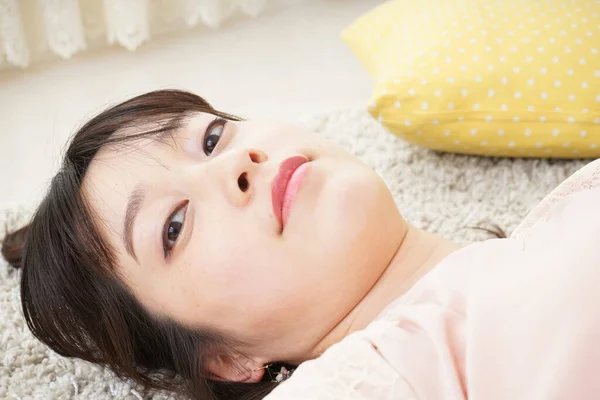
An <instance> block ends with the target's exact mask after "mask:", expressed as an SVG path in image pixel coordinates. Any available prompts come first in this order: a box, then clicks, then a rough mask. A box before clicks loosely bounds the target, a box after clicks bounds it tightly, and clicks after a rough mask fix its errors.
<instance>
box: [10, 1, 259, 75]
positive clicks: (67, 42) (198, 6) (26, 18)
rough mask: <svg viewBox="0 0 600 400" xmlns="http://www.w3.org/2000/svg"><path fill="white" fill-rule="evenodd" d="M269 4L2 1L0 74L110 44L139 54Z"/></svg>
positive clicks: (215, 26) (254, 2)
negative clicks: (158, 40)
mask: <svg viewBox="0 0 600 400" xmlns="http://www.w3.org/2000/svg"><path fill="white" fill-rule="evenodd" d="M267 1H268V0H0V69H6V68H10V67H27V66H28V65H30V64H31V63H33V62H35V61H39V60H42V59H47V58H52V57H61V58H63V59H68V58H70V57H71V56H73V55H74V54H76V53H78V52H81V51H85V50H89V49H91V48H95V47H96V48H97V47H102V46H106V45H112V44H118V45H120V46H123V47H125V48H127V49H128V50H135V49H136V48H138V47H139V46H140V45H141V44H142V43H144V42H145V41H147V40H149V39H150V38H151V36H153V35H160V34H163V33H166V32H172V31H175V30H178V29H186V28H191V27H194V26H196V25H198V24H204V25H207V26H209V27H211V28H218V27H219V26H220V25H221V24H222V23H223V22H225V21H226V20H228V19H230V18H232V17H234V16H235V15H244V14H245V15H249V16H256V15H258V14H259V13H260V12H261V11H262V10H263V9H264V8H265V6H266V3H267Z"/></svg>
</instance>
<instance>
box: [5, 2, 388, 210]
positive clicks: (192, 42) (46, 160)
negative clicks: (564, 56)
mask: <svg viewBox="0 0 600 400" xmlns="http://www.w3.org/2000/svg"><path fill="white" fill-rule="evenodd" d="M296 3H300V2H296ZM378 3H380V1H376V0H316V1H308V0H307V1H304V2H302V3H301V4H296V5H295V6H293V7H285V8H280V9H275V10H271V11H268V12H266V13H265V14H263V15H262V16H260V17H258V18H257V19H254V20H252V19H245V20H241V21H237V22H235V23H234V24H232V25H231V26H229V27H227V28H224V29H222V30H217V31H208V32H207V31H206V30H202V31H196V32H188V33H185V34H179V35H177V36H170V37H164V38H157V39H155V40H153V41H151V42H149V43H148V44H146V45H145V46H143V47H142V48H140V49H138V50H137V51H135V52H128V51H126V50H123V49H120V48H110V49H108V50H104V51H102V52H99V53H94V54H83V55H80V56H77V57H76V58H74V59H71V60H69V61H54V62H48V63H45V64H41V65H37V66H33V67H30V68H28V69H25V70H16V71H12V72H10V71H9V72H6V71H5V72H2V73H0V127H1V128H0V210H2V209H6V208H8V207H14V206H16V205H24V206H26V207H31V206H33V205H35V204H36V203H37V202H38V201H39V199H40V197H41V196H42V195H43V193H44V190H45V186H46V183H47V182H48V180H49V179H50V178H51V176H52V174H53V173H54V172H55V170H56V168H57V166H58V164H59V161H60V154H61V150H62V149H63V147H64V145H65V143H66V140H67V139H68V137H69V135H70V134H71V133H72V132H73V131H74V129H75V128H76V127H77V126H78V125H80V124H82V123H83V122H84V121H86V119H87V118H89V117H90V116H92V115H94V114H95V113H97V112H98V111H99V110H101V109H102V108H103V107H104V106H105V105H107V104H109V103H112V102H115V101H119V100H122V99H125V98H128V97H130V96H132V95H135V94H139V93H142V92H145V91H149V90H153V89H157V88H167V87H169V88H173V87H174V88H182V89H188V90H191V91H194V92H196V93H199V94H201V95H202V96H204V97H205V98H206V99H208V100H209V101H210V102H211V103H212V104H213V105H215V106H216V107H217V108H219V109H222V110H225V111H228V112H231V113H235V114H238V115H242V116H246V117H249V118H273V119H281V120H285V121H291V122H297V121H301V120H303V119H306V118H309V117H310V116H312V115H316V114H322V113H326V112H328V111H332V110H335V109H339V108H344V107H349V106H356V105H360V104H365V103H366V102H367V100H368V96H369V93H370V89H371V82H370V81H369V78H368V76H367V74H366V73H365V72H364V71H363V70H362V69H361V67H360V65H359V64H358V62H357V61H356V59H355V58H354V57H353V55H352V53H351V52H350V50H349V49H348V48H347V47H346V46H345V45H344V43H343V42H342V41H341V39H340V38H339V34H340V32H341V30H342V29H343V28H344V27H345V26H347V25H348V24H349V23H351V22H352V21H353V20H354V19H355V18H357V17H358V16H359V15H361V14H362V13H364V12H365V11H367V10H369V9H370V8H372V7H373V6H375V5H376V4H378Z"/></svg>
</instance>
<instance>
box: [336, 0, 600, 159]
mask: <svg viewBox="0 0 600 400" xmlns="http://www.w3.org/2000/svg"><path fill="white" fill-rule="evenodd" d="M342 38H343V40H344V41H345V42H346V43H347V44H348V46H350V48H351V49H352V50H353V52H354V53H355V54H356V56H357V57H358V59H359V60H360V62H361V63H362V65H363V66H364V67H365V68H366V69H367V71H368V72H369V74H370V75H371V77H372V78H373V80H374V83H375V89H374V93H373V96H372V101H371V104H370V106H369V112H370V113H371V115H373V117H375V118H377V119H378V120H379V121H380V122H381V123H382V124H383V125H384V126H385V127H386V128H387V129H388V130H390V131H391V132H393V133H395V134H397V135H399V136H401V137H402V138H404V139H406V140H407V141H409V142H412V143H414V144H417V145H421V146H426V147H429V148H432V149H436V150H442V151H450V152H459V153H467V154H481V155H496V156H519V157H561V158H570V157H577V158H579V157H600V54H599V52H600V2H599V1H592V0H588V1H576V0H573V1H561V2H559V1H548V0H502V1H501V2H500V1H494V2H492V1H488V0H475V1H474V0H420V1H414V0H396V1H390V2H387V3H385V4H383V5H381V6H379V7H377V8H376V9H374V10H372V11H370V12H368V13H367V14H365V15H363V16H362V17H360V18H359V19H358V20H357V21H355V22H354V23H353V24H352V25H351V26H349V27H348V28H346V30H345V31H344V32H343V34H342Z"/></svg>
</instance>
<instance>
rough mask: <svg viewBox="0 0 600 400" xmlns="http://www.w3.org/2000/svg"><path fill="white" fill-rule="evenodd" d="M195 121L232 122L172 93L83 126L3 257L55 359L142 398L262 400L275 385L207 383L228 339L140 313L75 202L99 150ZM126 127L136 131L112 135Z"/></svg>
mask: <svg viewBox="0 0 600 400" xmlns="http://www.w3.org/2000/svg"><path fill="white" fill-rule="evenodd" d="M197 112H204V113H210V114H213V115H215V116H220V117H222V118H227V119H231V120H239V119H238V118H236V117H234V116H232V115H229V114H226V113H222V112H219V111H217V110H215V109H214V108H213V107H212V106H210V105H209V104H208V103H207V102H206V101H205V100H204V99H203V98H201V97H199V96H197V95H195V94H192V93H188V92H184V91H177V90H161V91H155V92H151V93H147V94H144V95H141V96H138V97H135V98H133V99H131V100H128V101H125V102H123V103H121V104H118V105H116V106H114V107H111V108H109V109H107V110H105V111H104V112H102V113H101V114H99V115H98V116H96V117H95V118H93V119H91V120H90V121H89V122H88V123H86V124H85V125H84V126H83V127H81V129H79V131H78V132H77V133H76V134H75V135H74V137H73V138H72V140H71V142H70V144H69V146H68V149H67V151H66V154H65V157H64V160H63V163H62V167H61V168H60V170H59V172H58V173H57V174H56V176H55V177H54V178H53V179H52V181H51V184H50V187H49V189H48V192H47V194H46V196H45V198H44V200H43V201H42V203H41V204H40V206H39V208H38V209H37V211H36V212H35V214H34V216H33V219H32V220H31V223H30V224H29V225H28V226H25V227H24V228H22V229H20V230H18V231H16V232H13V233H11V234H7V235H6V237H5V239H4V242H3V245H2V255H3V256H4V258H5V259H6V260H7V261H8V262H9V263H10V264H11V265H12V266H14V267H15V268H21V269H22V275H21V302H22V306H23V312H24V316H25V320H26V321H27V325H28V326H29V329H30V330H31V332H33V334H34V335H35V336H36V337H37V338H38V339H39V340H41V341H42V342H43V343H45V344H46V345H48V346H49V347H50V348H51V349H52V350H54V351H55V352H57V353H58V354H60V355H62V356H65V357H76V358H80V359H83V360H86V361H89V362H92V363H96V364H101V365H105V366H108V367H109V368H111V369H112V370H113V371H114V372H115V373H116V374H117V375H118V376H119V377H122V378H129V379H132V380H134V381H135V382H137V383H139V384H141V385H142V386H143V387H144V388H146V389H149V390H168V391H173V392H176V393H178V394H180V395H185V396H187V397H191V398H193V399H261V398H263V397H264V396H265V395H266V394H267V393H269V392H270V391H271V390H272V389H273V388H274V386H275V385H276V383H273V382H272V381H271V379H269V376H268V374H265V375H266V377H265V379H263V381H262V382H259V383H234V382H219V381H214V380H210V379H207V378H206V377H207V376H208V375H207V371H206V370H205V360H206V359H207V357H208V356H210V355H212V354H215V353H214V352H219V353H218V354H223V353H224V352H232V351H234V349H235V338H231V337H226V336H225V335H223V334H221V333H219V332H206V331H200V330H197V329H191V328H189V327H184V326H181V325H179V324H177V323H175V322H174V321H171V320H168V319H164V318H157V317H155V316H153V315H150V314H149V313H148V312H147V311H146V310H145V309H144V308H143V307H142V306H141V305H140V304H139V302H138V301H137V300H136V299H135V298H134V296H133V295H132V294H131V292H130V291H129V290H128V289H127V288H126V287H125V285H124V284H123V282H122V281H121V279H119V276H118V274H117V272H116V268H115V255H114V251H113V249H111V248H110V247H109V246H108V245H107V243H106V241H104V240H103V238H102V237H101V235H100V233H99V229H98V227H97V226H95V224H94V222H93V221H94V220H95V218H94V212H93V210H91V209H90V207H88V205H87V202H86V199H85V197H84V195H83V193H82V182H83V180H84V177H85V174H86V171H87V170H88V167H89V165H90V163H91V161H92V160H93V159H94V157H95V155H96V154H97V153H98V151H99V150H100V149H101V148H104V147H105V146H113V145H115V146H116V145H122V144H125V143H131V142H132V141H135V140H139V139H142V138H152V139H154V140H168V138H169V135H170V134H171V133H172V132H173V131H174V130H176V129H177V128H178V127H179V126H181V124H182V122H183V121H184V120H185V119H186V118H187V117H189V116H190V115H191V114H194V113H197ZM133 127H136V128H138V131H139V130H140V129H141V130H142V132H139V133H134V134H129V135H122V134H118V135H115V132H117V131H121V132H122V131H123V130H124V129H127V128H133ZM144 128H147V129H144Z"/></svg>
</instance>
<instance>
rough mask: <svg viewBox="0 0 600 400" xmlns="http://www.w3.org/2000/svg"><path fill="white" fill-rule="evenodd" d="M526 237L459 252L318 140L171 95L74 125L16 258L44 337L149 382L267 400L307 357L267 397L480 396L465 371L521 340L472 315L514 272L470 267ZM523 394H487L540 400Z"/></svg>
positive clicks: (482, 311)
mask: <svg viewBox="0 0 600 400" xmlns="http://www.w3.org/2000/svg"><path fill="white" fill-rule="evenodd" d="M586 226H587V225H586ZM591 226H592V227H593V226H595V225H593V224H592V225H591ZM598 226H600V224H598ZM589 229H592V228H589ZM598 230H600V229H598ZM588 233H589V232H588ZM550 242H552V240H550ZM523 243H524V242H523ZM523 243H521V242H520V241H514V240H509V241H506V240H501V241H491V242H486V243H485V244H484V245H483V247H484V248H485V251H483V250H481V247H478V246H477V245H472V246H468V247H466V248H464V249H461V250H459V247H458V246H457V245H456V244H453V243H450V242H448V241H446V240H444V239H442V238H440V237H438V236H435V235H432V234H428V233H426V232H422V231H419V230H418V229H416V228H414V227H412V226H410V225H409V224H407V223H406V222H405V221H404V220H403V219H402V217H401V215H400V213H399V212H398V210H397V208H396V206H395V203H394V201H393V199H392V197H391V195H390V193H389V191H388V190H387V188H386V186H385V185H384V183H383V181H382V180H381V179H380V178H379V177H378V176H377V175H376V174H375V173H374V172H373V171H372V170H371V169H369V168H368V167H366V166H365V165H363V164H361V163H360V162H358V161H357V160H356V159H355V158H354V157H353V156H351V155H349V154H347V153H346V152H344V151H342V150H341V149H339V148H337V147H336V146H334V145H333V144H331V143H329V142H327V141H325V140H324V139H322V138H320V137H318V136H316V135H314V134H312V133H310V132H305V131H303V130H299V129H297V128H292V127H288V126H283V125H279V124H273V123H262V122H254V121H240V120H239V119H237V118H235V117H233V116H231V115H228V114H225V113H222V112H219V111H216V110H215V109H213V108H212V107H211V106H210V105H209V104H208V103H206V102H205V101H204V100H203V99H202V98H200V97H198V96H195V95H193V94H190V93H186V92H181V91H158V92H152V93H148V94H145V95H142V96H139V97H136V98H134V99H132V100H129V101H127V102H124V103H122V104H119V105H117V106H115V107H112V108H110V109H108V110H106V111H105V112H103V113H101V114H100V115H98V116H97V117H95V118H94V119H92V120H91V121H90V122H88V123H87V124H86V125H84V126H83V127H82V128H81V129H80V130H79V132H78V133H77V134H76V135H75V136H74V138H73V140H72V142H71V144H70V146H69V148H68V150H67V153H66V155H65V159H64V162H63V165H62V168H61V169H60V171H59V172H58V174H57V175H56V176H55V178H54V179H53V180H52V184H51V186H50V189H49V192H48V194H47V196H46V198H45V199H44V201H43V202H42V204H41V205H40V207H39V208H38V210H37V212H36V213H35V216H34V218H33V219H32V222H31V224H30V225H29V226H27V227H25V228H23V229H22V230H20V231H18V232H16V233H14V234H12V235H10V236H9V237H8V238H7V239H6V240H5V243H4V245H3V254H4V256H5V257H6V258H7V259H8V260H9V261H10V262H11V263H12V265H14V266H15V267H17V268H18V267H20V268H22V269H23V272H22V280H21V297H22V302H23V310H24V313H25V318H26V320H27V323H28V326H29V327H30V329H31V330H32V332H33V333H34V335H35V336H36V337H37V338H39V339H40V340H41V341H42V342H44V343H46V344H47V345H48V346H49V347H50V348H52V349H53V350H54V351H56V352H58V353H59V354H61V355H64V356H68V357H78V358H81V359H84V360H88V361H90V362H93V363H99V364H103V365H107V366H109V367H110V368H112V369H113V370H114V371H115V372H116V373H117V374H119V375H120V376H123V377H129V378H132V379H134V380H136V381H138V382H140V383H142V384H144V385H146V386H147V387H150V388H156V389H168V390H174V391H177V392H179V393H180V394H185V395H189V396H190V397H192V398H198V399H204V398H216V399H230V398H231V399H238V398H245V399H252V398H257V399H258V398H263V397H264V396H265V395H267V393H269V392H270V391H271V390H272V389H273V388H274V387H275V386H276V385H277V381H280V380H281V378H282V377H281V376H277V375H276V374H277V372H279V371H284V372H285V371H288V370H291V369H293V368H294V367H295V366H298V365H300V364H303V365H302V366H301V367H299V368H298V370H297V371H296V372H294V378H293V379H290V380H289V381H288V382H286V383H285V384H284V385H281V386H280V387H279V388H278V389H277V390H276V391H275V392H274V393H273V394H272V395H271V396H274V397H273V398H277V399H283V398H286V399H288V398H355V397H353V396H356V398H359V397H358V396H363V395H364V396H370V397H369V398H378V399H383V398H390V399H391V398H406V399H409V398H410V399H417V398H419V399H422V398H452V399H454V398H465V397H469V398H486V399H487V398H492V397H493V396H492V397H490V396H489V393H487V394H486V393H484V392H485V389H480V388H482V387H486V386H483V385H481V384H480V383H479V382H480V381H481V382H486V385H488V386H487V387H490V388H495V389H498V388H497V387H496V386H498V385H497V382H496V381H495V380H494V379H491V378H490V379H487V380H486V376H485V375H484V376H483V377H482V376H480V374H479V371H471V370H470V368H471V365H478V362H479V361H480V359H479V357H482V356H483V355H484V354H485V355H488V356H489V355H490V352H489V351H488V350H490V349H492V347H493V346H492V343H493V345H498V346H499V345H500V344H506V340H505V338H508V339H511V340H513V342H515V341H516V343H520V342H519V341H520V340H524V338H523V337H521V336H523V335H521V336H519V335H518V333H519V332H520V330H519V329H516V331H517V334H514V332H512V331H510V330H509V331H507V330H506V329H504V331H503V332H502V334H499V333H498V332H496V331H493V332H490V331H489V329H488V330H486V329H483V328H485V327H487V325H485V324H483V325H481V323H479V321H480V320H481V321H487V322H489V319H490V318H491V317H490V316H489V315H486V312H489V310H496V311H499V310H504V311H506V310H505V309H502V307H501V305H502V304H504V303H508V304H511V302H506V301H504V303H503V302H502V301H500V300H498V299H500V298H501V296H496V297H494V296H491V297H490V295H489V293H494V290H495V287H494V286H493V284H492V283H493V282H494V281H493V280H491V279H492V278H491V276H494V277H495V279H498V280H500V281H502V279H506V277H505V276H504V275H503V274H509V273H514V267H510V268H507V270H506V271H501V272H498V270H497V269H494V268H493V267H491V268H492V274H491V275H490V276H487V275H482V274H483V272H474V270H473V269H471V268H470V266H471V265H472V264H473V263H475V261H477V263H478V265H479V264H481V263H483V264H484V265H488V264H489V265H491V263H487V264H486V261H489V255H493V256H494V257H495V260H496V261H495V264H494V265H499V264H500V260H505V259H506V257H508V256H509V255H510V256H514V254H513V253H514V252H516V253H517V254H518V252H519V250H520V249H521V247H520V246H521V245H522V244H523ZM534 247H535V246H534ZM559 247H560V246H559ZM562 247H564V246H562ZM515 249H517V250H515ZM568 250H570V249H568ZM523 252H524V250H523ZM547 253H548V254H551V253H552V252H551V251H547ZM553 255H554V256H555V254H553ZM506 261H507V262H508V261H509V260H506ZM511 261H512V264H514V265H517V264H519V262H517V258H516V256H515V258H514V259H513V260H511ZM436 266H437V267H436ZM434 267H436V268H435V269H433V268H434ZM511 268H512V269H511ZM432 269H433V271H432ZM585 270H586V271H587V269H585ZM481 271H486V269H485V268H483V267H482V269H481ZM494 274H495V275H494ZM426 275H427V276H426ZM534 275H535V274H534ZM530 278H531V277H528V279H530ZM531 279H533V278H531ZM514 281H518V279H517V280H512V281H511V280H510V279H508V281H507V282H514ZM473 282H480V283H481V287H482V288H487V289H488V291H487V292H486V291H483V292H482V291H481V290H480V288H479V287H478V288H477V290H475V289H473V287H474V286H473V285H474V283H473ZM525 283H530V282H529V280H526V282H525ZM486 285H487V286H486ZM505 287H506V286H505ZM523 288H526V287H525V286H524V287H523ZM523 288H522V289H523ZM524 290H525V289H524ZM474 292H477V293H475V294H473V293H474ZM398 298H400V299H399V300H398V301H396V302H394V300H396V299H398ZM471 301H473V303H470V302H471ZM477 301H481V304H479V303H478V302H477ZM485 301H487V302H488V303H486V302H485ZM390 304H391V306H390ZM386 307H387V308H388V309H387V312H386V313H382V312H383V311H384V309H386ZM542 310H546V309H545V308H542ZM536 311H537V312H539V311H540V310H538V309H536ZM505 314H506V313H505ZM505 314H502V315H504V316H506V315H505ZM470 315H475V316H477V318H475V317H473V318H470V319H469V318H467V316H470ZM524 315H526V314H524ZM486 318H487V319H486ZM509 319H510V316H509ZM373 321H375V322H373ZM590 321H593V319H590ZM482 326H483V328H482ZM589 327H591V328H592V329H590V330H588V333H589V332H591V333H595V332H596V330H595V329H596V326H595V325H593V324H592V325H590V326H589ZM499 331H502V329H500V330H499ZM532 332H537V331H536V330H535V329H532ZM538 333H539V332H538ZM511 334H514V335H513V336H515V337H512V336H511ZM503 335H504V336H503ZM487 336H490V337H493V338H495V340H496V341H494V340H488V341H486V340H487V339H485V337H487ZM525 336H527V335H525ZM498 338H499V339H498ZM530 339H531V338H530ZM513 342H508V343H513ZM467 344H468V345H467ZM559 344H560V343H559ZM471 346H473V347H471ZM478 346H480V347H478ZM489 346H492V347H489ZM488 347H489V348H488ZM473 348H474V349H477V351H475V353H474V354H471V351H472V350H471V349H473ZM486 349H487V350H486ZM525 358H526V359H527V357H525ZM531 359H532V360H535V359H536V358H535V357H532V358H531ZM308 360H313V361H308ZM488 360H489V359H488ZM510 361H511V360H503V362H505V363H510ZM523 364H524V365H525V364H527V363H526V362H523ZM584 364H585V365H586V366H589V365H588V364H586V363H584ZM571 367H579V365H574V364H573V363H572V364H571ZM482 369H484V368H482ZM497 369H498V371H504V370H503V369H502V368H501V367H500V366H498V367H497ZM552 371H553V372H556V371H558V370H552ZM336 374H337V375H336ZM284 375H285V377H287V376H288V375H289V374H288V373H284ZM499 376H504V375H502V374H499ZM543 377H546V375H544V376H543ZM488 378H489V377H488ZM540 379H541V378H540ZM542 380H543V379H542ZM467 382H469V384H468V385H467ZM532 382H533V387H534V388H537V389H539V388H540V386H539V385H536V384H535V379H533V381H532ZM530 383H531V382H530ZM515 387H516V388H517V389H519V386H518V385H516V386H515ZM506 388H509V389H506ZM512 388H513V385H512V384H511V382H510V380H508V381H506V387H504V386H502V385H500V389H498V390H499V391H496V392H494V393H496V394H498V393H501V394H503V395H504V394H508V393H510V394H513V395H514V396H512V397H510V398H542V397H535V396H534V397H523V396H521V395H520V394H519V393H521V392H519V391H518V390H517V391H512ZM502 389H506V390H509V391H508V392H507V391H504V392H502ZM521 389H523V388H521ZM477 390H480V391H481V390H483V391H484V392H481V393H480V392H477ZM515 390H516V389H515ZM342 392H343V393H342ZM523 393H524V392H523ZM540 393H541V392H540ZM544 393H545V392H544ZM552 393H554V394H555V392H552ZM561 393H562V392H561ZM598 393H600V392H598ZM486 396H487V397H486ZM269 398H271V397H269ZM496 398H501V397H496ZM505 398H509V397H505ZM546 398H547V397H546ZM572 398H576V397H572Z"/></svg>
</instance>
